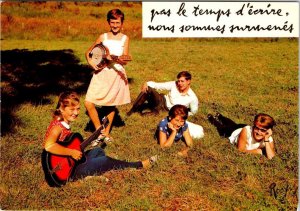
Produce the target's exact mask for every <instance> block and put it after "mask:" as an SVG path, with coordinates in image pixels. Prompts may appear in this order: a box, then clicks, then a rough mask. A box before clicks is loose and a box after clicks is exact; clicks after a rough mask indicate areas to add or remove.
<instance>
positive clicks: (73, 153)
mask: <svg viewBox="0 0 300 211" xmlns="http://www.w3.org/2000/svg"><path fill="white" fill-rule="evenodd" d="M71 157H72V158H74V159H75V160H80V159H81V158H82V152H81V151H79V150H76V149H72V151H71Z"/></svg>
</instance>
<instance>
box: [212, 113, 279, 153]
mask: <svg viewBox="0 0 300 211" xmlns="http://www.w3.org/2000/svg"><path fill="white" fill-rule="evenodd" d="M208 120H209V122H210V123H211V124H213V125H214V126H215V127H216V128H217V130H218V132H219V134H220V136H224V137H226V138H229V141H230V143H232V144H235V145H236V146H237V148H238V150H239V151H241V152H247V153H251V154H261V155H262V154H265V155H266V156H267V158H268V159H272V158H273V157H274V156H275V145H274V141H273V138H272V136H271V135H272V134H273V131H272V129H273V126H275V124H276V123H275V121H274V119H273V118H272V117H271V116H270V115H268V114H264V113H259V114H257V115H256V116H255V118H254V121H253V126H249V125H245V124H236V123H235V122H234V121H232V120H231V119H229V118H227V117H224V116H223V115H222V114H220V113H217V114H216V115H215V116H213V115H211V114H209V115H208Z"/></svg>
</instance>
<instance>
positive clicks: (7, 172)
mask: <svg viewBox="0 0 300 211" xmlns="http://www.w3.org/2000/svg"><path fill="white" fill-rule="evenodd" d="M15 4H17V3H15ZM91 4H92V3H89V4H85V3H84V2H83V3H78V5H77V6H76V5H75V4H74V3H68V4H67V3H65V6H64V8H63V9H60V10H59V9H58V7H59V4H58V2H47V3H45V4H29V5H30V6H28V5H27V4H23V3H21V6H22V7H24V6H23V5H26V7H30V8H33V7H37V8H40V7H42V6H44V7H45V9H42V10H35V11H38V12H37V14H35V15H31V16H30V11H32V9H30V10H29V11H27V12H26V9H21V8H19V10H18V7H16V8H15V9H14V10H15V11H11V10H13V9H12V8H11V7H10V5H9V4H7V3H6V4H4V5H2V15H11V16H12V19H13V21H15V20H21V19H23V20H24V21H25V22H26V21H28V22H29V21H30V20H31V18H32V21H33V20H34V19H39V18H40V17H39V16H43V14H44V15H45V14H47V13H49V11H51V10H50V9H51V5H52V9H53V8H55V10H54V9H53V10H54V11H57V12H55V15H54V16H55V19H56V20H57V21H58V20H59V21H63V20H66V19H65V18H64V17H65V15H66V14H67V15H68V17H69V19H68V21H69V22H68V23H71V22H72V23H73V21H74V23H75V22H76V19H78V21H79V22H78V26H76V27H78V28H79V29H80V30H79V31H81V33H82V34H84V33H87V34H89V33H88V31H89V30H88V29H87V28H81V27H84V26H83V25H82V24H81V23H83V22H84V21H90V20H88V19H86V18H84V14H89V13H90V12H84V11H93V12H92V13H93V14H94V15H96V14H98V12H99V14H104V10H105V11H107V8H108V7H110V6H109V3H107V5H106V4H104V5H102V6H101V9H99V7H96V6H95V5H93V6H92V5H91ZM137 5H138V4H137ZM137 5H134V6H132V7H128V9H129V10H130V9H135V7H137ZM26 7H25V8H26ZM76 7H78V8H79V10H80V15H76V14H75V15H74V14H72V13H73V12H72V11H73V10H75V9H76ZM124 8H127V7H124ZM98 9H99V10H98ZM102 9H103V11H102ZM48 10H49V11H48ZM3 11H5V13H4V12H3ZM16 11H18V14H23V15H15V12H16ZM59 11H60V12H59ZM135 11H137V12H136V13H129V14H133V15H132V16H131V15H129V17H128V19H129V20H132V21H133V23H135V22H134V21H137V22H139V23H138V24H137V25H139V24H140V17H138V16H137V17H136V18H134V14H135V15H138V14H140V13H139V10H136V9H135ZM126 14H127V13H126ZM35 16H38V18H35ZM59 17H60V19H59ZM90 17H92V18H93V20H94V21H95V22H97V19H96V18H95V17H94V16H90ZM98 20H99V18H98ZM1 21H4V20H3V19H2V18H1ZM35 21H36V20H35ZM81 21H83V22H81ZM53 23H54V22H53ZM18 24H20V22H18ZM36 24H37V26H36V28H39V27H41V28H40V29H42V28H45V26H43V27H42V26H40V24H41V23H36ZM48 25H49V27H48V29H49V33H48V35H47V36H48V37H49V38H51V39H54V38H58V37H59V36H60V35H57V37H56V35H55V33H58V32H55V33H53V31H52V23H51V24H50V22H48ZM54 25H55V24H54ZM128 25H131V22H130V21H129V23H128ZM133 25H135V24H133ZM8 28H9V27H8ZM53 28H55V27H53ZM10 30H12V28H11V29H10ZM16 30H18V29H16ZM43 30H46V29H43ZM3 33H4V32H3ZM20 33H21V32H20ZM37 33H38V32H37V31H33V32H32V33H31V34H32V35H30V36H29V33H28V35H26V36H29V37H27V38H28V39H38V38H40V39H38V40H22V39H23V38H26V36H23V35H22V36H21V35H20V34H19V35H18V34H17V32H16V33H15V32H14V31H11V32H9V30H8V31H6V32H5V33H4V34H3V38H5V39H4V40H2V42H1V51H2V52H1V57H2V58H1V60H2V61H1V77H2V80H1V92H2V93H1V94H2V100H3V104H2V111H1V114H2V125H1V127H2V137H1V139H2V140H1V146H0V147H1V164H0V167H1V185H0V205H1V208H2V209H12V210H13V209H67V210H69V209H70V210H71V209H72V210H74V209H75V210H82V209H91V210H92V209H99V210H110V209H111V210H129V209H130V210H295V209H296V207H297V203H298V197H297V192H298V135H299V134H298V104H297V103H298V41H297V40H288V39H279V40H277V41H276V42H271V41H273V40H272V39H163V40H158V39H155V40H151V39H142V40H139V39H133V40H132V42H131V48H130V49H131V54H132V55H133V58H134V60H133V61H132V62H131V63H129V64H128V65H127V67H126V70H127V74H128V77H129V78H131V81H132V82H131V84H130V91H131V96H132V99H135V97H136V96H137V94H138V93H139V90H140V87H141V85H142V83H143V82H144V81H148V80H156V81H166V80H174V78H175V76H176V74H177V72H178V71H179V70H182V69H186V70H189V71H190V72H191V73H192V75H193V79H192V88H193V90H194V91H195V92H196V94H197V95H198V97H199V101H200V107H199V112H198V113H197V114H196V115H195V116H193V117H191V118H190V120H191V121H192V122H196V123H198V124H200V125H202V126H203V128H204V132H205V137H204V138H203V139H201V140H199V141H196V142H195V147H194V149H193V150H192V151H191V152H190V155H189V157H188V158H187V159H183V158H179V157H177V156H176V152H177V151H178V150H180V149H181V147H182V145H180V144H177V145H175V146H174V147H172V148H171V149H169V150H164V151H162V150H161V149H160V148H159V147H158V145H157V144H156V142H155V141H154V139H153V133H154V131H155V127H156V125H157V123H158V122H159V120H160V119H162V118H163V117H164V116H166V113H161V114H160V115H159V116H157V117H151V118H150V117H141V116H139V115H138V114H133V115H132V116H131V117H130V118H126V116H125V113H126V112H127V111H128V110H129V109H130V105H125V106H120V107H119V111H120V115H121V117H122V119H123V120H124V121H125V123H126V126H125V127H114V128H113V130H112V136H113V137H114V138H115V143H114V144H113V145H111V146H109V147H107V149H106V152H107V154H108V155H111V156H112V157H116V158H119V159H128V160H138V159H145V158H147V157H149V156H151V155H153V154H158V155H159V156H160V159H159V163H158V165H156V166H154V168H152V169H150V170H138V171H136V170H125V171H111V172H107V173H105V174H103V175H102V176H101V177H94V178H90V179H87V180H80V181H76V182H72V183H68V184H67V185H66V186H64V187H63V188H60V189H58V188H50V187H48V186H47V185H46V183H45V181H44V178H43V172H42V169H41V164H40V153H41V150H42V146H41V143H42V140H43V136H44V133H45V130H46V127H47V126H48V123H49V121H50V119H51V115H50V114H51V110H52V109H53V108H54V107H55V104H56V101H57V97H56V96H57V94H58V93H59V92H61V91H62V90H64V89H66V88H69V87H70V86H71V87H73V88H74V89H75V90H76V91H78V92H79V93H80V94H81V96H82V100H83V99H84V96H85V92H86V88H87V86H88V83H89V80H90V78H91V74H90V69H89V68H88V67H87V66H86V62H85V60H84V52H85V50H86V49H87V48H88V47H89V45H90V44H91V43H92V42H93V41H94V40H95V38H96V37H97V36H98V33H95V34H90V35H88V37H85V38H78V40H77V41H69V40H70V39H73V38H71V37H72V36H71V35H67V36H61V37H62V39H64V40H60V41H57V40H55V39H54V40H52V41H43V40H42V39H48V38H45V36H44V37H43V36H42V37H40V36H36V35H37ZM44 33H46V31H44ZM59 33H60V32H59ZM24 34H25V32H24ZM41 34H43V33H41ZM96 34H97V35H96ZM54 35H55V36H54ZM139 36H140V35H138V36H137V38H138V37H139ZM14 38H22V39H21V40H16V39H14ZM85 40H86V41H85ZM24 49H28V50H24ZM82 108H83V109H82V113H81V116H80V119H79V121H78V122H76V123H75V124H74V125H73V130H74V131H78V132H80V133H82V134H83V135H84V136H85V137H87V136H89V133H87V132H84V131H83V128H84V127H85V124H86V123H87V121H88V117H87V116H86V115H85V114H84V112H85V111H84V107H83V105H82ZM215 111H219V112H221V113H223V114H224V115H226V116H230V117H232V118H233V119H235V120H236V121H238V122H245V123H249V124H250V123H251V121H252V118H253V115H254V114H255V113H257V112H267V113H269V114H271V115H272V116H273V117H274V118H275V120H276V121H277V126H276V128H275V130H274V138H275V140H276V149H277V154H278V155H277V156H276V157H275V158H274V159H273V160H271V161H269V160H267V159H266V158H264V157H260V156H250V155H247V154H242V153H238V152H237V150H236V149H235V148H234V147H233V146H231V145H230V144H229V143H228V141H227V140H225V139H222V138H220V137H219V136H218V134H217V132H216V130H215V129H214V128H213V127H212V126H211V125H210V124H209V123H208V121H207V120H206V115H207V114H208V113H214V112H215ZM4 123H5V124H7V125H5V124H4ZM8 126H9V127H8ZM4 129H6V130H4ZM272 183H276V186H275V190H276V194H277V195H276V196H275V195H274V194H271V193H270V188H269V187H270V185H271V184H272Z"/></svg>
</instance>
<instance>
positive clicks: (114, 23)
mask: <svg viewBox="0 0 300 211" xmlns="http://www.w3.org/2000/svg"><path fill="white" fill-rule="evenodd" d="M122 25H123V23H122V21H121V18H118V19H110V20H109V26H110V29H111V31H112V32H113V33H119V32H120V31H121V28H122Z"/></svg>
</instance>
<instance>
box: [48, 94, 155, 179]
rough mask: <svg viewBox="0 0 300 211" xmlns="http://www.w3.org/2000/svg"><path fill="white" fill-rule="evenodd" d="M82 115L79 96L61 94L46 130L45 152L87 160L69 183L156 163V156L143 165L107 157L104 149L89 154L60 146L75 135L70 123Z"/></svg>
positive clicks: (80, 165)
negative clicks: (107, 172)
mask: <svg viewBox="0 0 300 211" xmlns="http://www.w3.org/2000/svg"><path fill="white" fill-rule="evenodd" d="M79 111H80V102H79V96H78V95H77V94H76V93H75V92H64V93H62V94H61V95H60V96H59V101H58V104H57V106H56V110H55V111H54V114H53V120H52V121H51V123H50V126H49V127H48V129H47V132H46V135H45V140H44V148H45V150H46V151H47V152H49V153H52V154H55V155H62V156H70V157H72V158H73V159H75V160H77V161H79V160H80V159H81V158H82V157H83V155H84V156H85V158H86V162H82V163H81V162H80V163H79V165H76V166H75V170H74V173H73V175H72V176H71V178H70V179H79V178H83V177H86V176H88V175H99V174H101V173H104V172H106V171H109V170H112V169H125V168H136V169H138V168H148V167H150V166H151V165H152V163H154V162H155V161H156V160H157V157H156V156H153V157H151V158H149V159H147V160H144V161H137V162H126V161H121V160H116V159H113V158H111V157H108V156H106V155H105V152H104V151H103V149H101V148H99V147H98V148H94V149H92V150H90V151H86V152H81V151H79V150H75V149H69V148H67V147H64V146H63V145H61V144H60V143H61V142H63V141H64V140H65V139H66V138H67V137H69V136H70V134H71V133H72V132H71V129H70V123H72V122H74V121H75V120H76V119H77V117H78V115H79Z"/></svg>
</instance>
